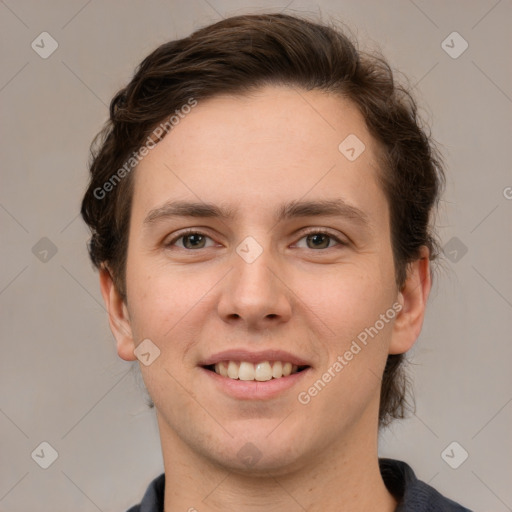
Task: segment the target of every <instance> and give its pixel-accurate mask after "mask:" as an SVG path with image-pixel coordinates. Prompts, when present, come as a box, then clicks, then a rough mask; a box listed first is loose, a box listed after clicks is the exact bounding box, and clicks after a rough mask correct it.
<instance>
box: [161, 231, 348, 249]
mask: <svg viewBox="0 0 512 512" xmlns="http://www.w3.org/2000/svg"><path fill="white" fill-rule="evenodd" d="M189 235H200V236H204V237H207V238H210V239H211V237H210V236H209V235H207V234H206V233H203V232H202V231H198V230H196V229H187V230H185V231H182V232H181V233H180V234H179V235H177V236H175V237H174V238H173V239H172V240H170V241H169V242H166V243H165V244H164V245H165V247H171V246H173V245H174V244H175V243H176V242H177V241H178V240H180V239H181V238H186V237H187V236H189ZM309 235H327V236H328V237H329V238H331V239H333V240H335V241H336V242H337V243H338V244H339V245H341V246H347V245H348V243H347V242H345V241H343V240H340V239H339V238H338V237H337V236H336V235H334V234H333V233H331V232H330V231H328V230H325V229H323V230H322V229H319V228H311V229H310V230H308V231H306V232H304V233H302V236H301V237H300V238H299V240H302V239H303V238H305V237H307V236H309ZM180 249H183V250H185V251H194V250H199V249H187V248H185V247H180ZM200 249H203V248H200ZM325 249H332V247H326V248H325ZM325 249H320V250H325ZM310 250H312V251H315V250H318V249H310Z"/></svg>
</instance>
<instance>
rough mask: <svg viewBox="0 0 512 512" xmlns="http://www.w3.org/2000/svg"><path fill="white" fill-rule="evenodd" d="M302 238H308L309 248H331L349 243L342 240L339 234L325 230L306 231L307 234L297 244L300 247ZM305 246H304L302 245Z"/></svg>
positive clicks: (307, 244) (307, 245) (307, 246)
mask: <svg viewBox="0 0 512 512" xmlns="http://www.w3.org/2000/svg"><path fill="white" fill-rule="evenodd" d="M302 240H306V247H305V248H307V249H330V248H331V247H332V246H333V245H347V243H346V242H343V241H342V240H340V239H339V238H338V237H337V236H335V235H333V234H332V233H329V232H325V231H318V230H316V231H310V232H309V233H306V236H303V237H302V238H301V239H300V240H299V241H298V242H297V244H296V245H297V246H298V247H300V245H299V243H300V242H301V241H302ZM332 241H335V242H336V243H335V244H331V242H332ZM302 247H304V246H302Z"/></svg>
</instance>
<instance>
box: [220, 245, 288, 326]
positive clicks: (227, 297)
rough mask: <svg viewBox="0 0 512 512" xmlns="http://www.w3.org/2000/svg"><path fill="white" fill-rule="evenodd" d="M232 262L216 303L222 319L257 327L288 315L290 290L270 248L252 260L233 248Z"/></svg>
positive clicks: (283, 320)
mask: <svg viewBox="0 0 512 512" xmlns="http://www.w3.org/2000/svg"><path fill="white" fill-rule="evenodd" d="M232 265H233V268H232V270H231V271H230V272H229V274H228V275H227V276H226V279H225V280H223V281H222V290H221V295H220V298H219V302H218V306H217V311H218V314H219V316H220V317H221V318H222V319H223V320H224V321H225V322H228V323H234V322H238V323H239V324H245V327H246V328H247V329H253V330H258V329H266V328H269V327H271V326H272V325H277V324H280V323H284V322H287V321H288V320H289V319H290V318H291V313H292V305H291V301H290V298H291V297H292V295H293V294H292V292H291V290H290V288H289V287H288V286H287V285H286V281H285V279H283V277H284V276H283V275H282V272H280V271H279V266H278V264H277V261H276V260H275V258H274V257H273V256H272V254H271V250H270V249H268V248H267V249H265V250H263V252H262V253H261V254H260V255H259V256H258V257H257V258H256V260H254V261H252V262H248V261H246V260H244V259H243V258H242V257H241V256H240V255H239V254H238V253H236V252H233V255H232Z"/></svg>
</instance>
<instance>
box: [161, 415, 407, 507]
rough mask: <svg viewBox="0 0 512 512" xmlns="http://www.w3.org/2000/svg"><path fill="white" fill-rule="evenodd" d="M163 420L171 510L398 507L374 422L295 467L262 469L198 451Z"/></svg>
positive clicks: (167, 494)
mask: <svg viewBox="0 0 512 512" xmlns="http://www.w3.org/2000/svg"><path fill="white" fill-rule="evenodd" d="M158 422H159V428H160V436H161V441H162V451H163V456H164V467H165V475H166V485H165V498H164V511H165V512H174V511H177V510H183V511H190V512H194V510H196V511H198V512H204V511H211V512H223V511H226V510H243V511H244V512H256V511H258V512H259V511H261V510H265V512H273V511H274V510H275V511H279V512H292V511H293V512H296V511H297V510H301V509H302V510H307V511H308V512H320V511H322V512H331V511H332V512H335V511H336V512H344V511H349V510H350V511H351V512H363V511H367V510H373V511H376V512H393V511H394V510H395V508H396V505H397V503H396V500H395V499H394V498H393V496H392V495H391V494H390V493H389V491H388V490H387V489H386V486H385V485H384V482H383V480H382V477H381V474H380V470H379V465H378V455H377V436H376V435H372V432H374V431H375V430H373V427H372V429H363V428H358V429H354V430H355V431H354V432H353V434H352V435H351V436H350V440H347V438H346V437H345V440H344V441H343V440H342V441H340V442H338V443H336V445H333V444H332V443H331V444H329V445H328V446H326V447H325V449H324V450H322V451H317V453H315V454H307V455H306V456H305V457H304V460H303V461H302V462H299V463H297V465H295V467H294V468H280V470H279V471H276V470H273V469H272V470H270V469H269V470H268V471H265V470H260V471H259V472H258V473H256V472H254V471H250V470H247V471H245V472H242V471H240V470H239V469H234V468H233V467H229V465H228V464H226V465H220V464H218V463H216V462H215V461H212V460H211V459H209V458H207V457H205V456H204V455H203V454H200V453H197V452H194V451H192V450H191V449H190V447H189V446H188V445H186V444H185V443H183V442H182V440H181V439H180V438H179V437H178V436H177V434H176V433H175V432H173V431H172V430H170V429H169V427H168V425H166V424H164V422H163V421H162V419H161V418H160V416H158ZM368 433H370V435H368ZM242 505H243V506H242Z"/></svg>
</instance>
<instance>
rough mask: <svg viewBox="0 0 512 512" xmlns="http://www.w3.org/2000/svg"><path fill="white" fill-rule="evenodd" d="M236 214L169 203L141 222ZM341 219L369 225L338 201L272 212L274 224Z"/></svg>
mask: <svg viewBox="0 0 512 512" xmlns="http://www.w3.org/2000/svg"><path fill="white" fill-rule="evenodd" d="M235 216H236V210H234V209H232V208H227V207H223V206H218V205H215V204H212V203H205V202H190V201H169V202H167V203H165V204H164V205H162V206H159V207H158V208H155V209H153V210H150V211H149V213H148V214H147V216H146V218H145V219H144V225H146V226H150V225H152V224H155V223H157V222H158V221H161V220H165V219H169V218H174V217H201V218H218V219H221V220H230V219H233V218H235ZM314 216H328V217H345V218H348V219H350V220H352V221H354V222H355V223H357V224H359V225H361V226H363V227H365V226H368V225H369V224H370V222H369V219H368V216H367V215H366V213H365V212H363V211H362V210H360V209H359V208H357V207H355V206H353V205H350V204H348V203H346V202H345V201H344V200H342V199H328V200H317V201H290V202H288V203H285V204H283V205H281V206H280V207H279V208H277V210H276V211H275V214H274V217H275V219H276V221H278V222H280V221H283V220H289V219H293V218H296V217H314Z"/></svg>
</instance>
